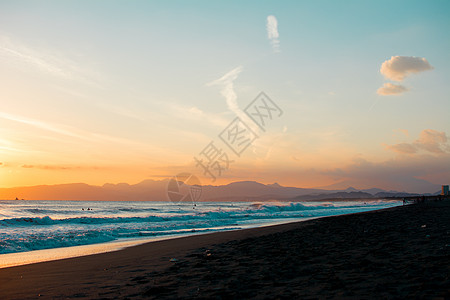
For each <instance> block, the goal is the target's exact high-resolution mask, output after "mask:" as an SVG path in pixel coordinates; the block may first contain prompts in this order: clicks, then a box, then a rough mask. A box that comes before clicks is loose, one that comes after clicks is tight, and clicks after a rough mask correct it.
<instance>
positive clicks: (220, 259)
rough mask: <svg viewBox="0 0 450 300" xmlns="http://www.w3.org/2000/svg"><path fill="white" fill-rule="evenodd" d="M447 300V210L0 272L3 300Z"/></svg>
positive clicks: (235, 235)
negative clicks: (416, 299)
mask: <svg viewBox="0 0 450 300" xmlns="http://www.w3.org/2000/svg"><path fill="white" fill-rule="evenodd" d="M71 298H76V299H141V298H150V299H152V298H154V299H165V298H167V299H173V298H199V299H211V298H212V299H230V298H231V299H233V298H234V299H251V298H268V299H277V298H280V299H284V298H291V299H298V298H301V299H312V298H353V299H374V298H375V299H380V298H389V299H390V298H403V299H405V298H425V299H449V298H450V202H449V201H448V200H447V201H441V202H428V203H421V204H414V205H408V206H403V207H396V208H391V209H385V210H381V211H377V212H367V213H359V214H352V215H345V216H337V217H327V218H322V219H316V220H310V221H306V222H299V223H290V224H284V225H277V226H270V227H264V228H256V229H247V230H240V231H232V232H221V233H212V234H206V235H199V236H191V237H185V238H178V239H173V240H166V241H159V242H154V243H149V244H144V245H140V246H135V247H131V248H127V249H124V250H120V251H116V252H110V253H103V254H96V255H91V256H85V257H78V258H71V259H65V260H59V261H52V262H44V263H37V264H32V265H26V266H19V267H12V268H6V269H0V299H71Z"/></svg>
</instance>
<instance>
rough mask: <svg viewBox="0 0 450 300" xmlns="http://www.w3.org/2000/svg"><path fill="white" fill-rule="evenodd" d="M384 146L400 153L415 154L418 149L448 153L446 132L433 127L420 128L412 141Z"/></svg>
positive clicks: (448, 146) (449, 147)
mask: <svg viewBox="0 0 450 300" xmlns="http://www.w3.org/2000/svg"><path fill="white" fill-rule="evenodd" d="M385 147H386V149H388V150H391V151H394V152H397V153H400V154H416V153H418V152H419V151H420V150H422V151H425V152H429V153H433V154H437V155H439V154H445V153H450V145H449V144H448V138H447V135H446V133H445V132H439V131H436V130H433V129H425V130H422V132H420V135H419V138H418V139H417V140H415V141H413V142H412V143H400V144H395V145H386V146H385Z"/></svg>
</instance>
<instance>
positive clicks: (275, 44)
mask: <svg viewBox="0 0 450 300" xmlns="http://www.w3.org/2000/svg"><path fill="white" fill-rule="evenodd" d="M266 29H267V37H268V38H269V41H270V43H271V44H272V49H273V52H275V53H278V52H280V40H279V39H278V38H279V37H280V35H279V33H278V21H277V18H275V16H272V15H270V16H268V17H267V24H266Z"/></svg>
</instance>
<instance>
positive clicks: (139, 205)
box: [0, 200, 401, 260]
mask: <svg viewBox="0 0 450 300" xmlns="http://www.w3.org/2000/svg"><path fill="white" fill-rule="evenodd" d="M398 205H401V202H400V201H383V200H370V201H367V200H364V201H363V200H361V201H358V200H353V201H336V202H334V201H333V202H305V203H298V202H295V203H286V202H264V203H250V202H199V203H197V205H196V206H194V205H192V204H181V205H175V204H173V203H171V202H130V201H127V202H117V201H20V200H16V201H0V260H1V255H2V254H7V253H19V252H26V251H34V250H42V249H52V248H61V247H72V246H79V245H91V244H99V243H106V242H112V241H130V240H142V239H145V240H148V239H156V238H161V237H172V236H182V235H191V234H198V233H206V232H213V231H223V230H235V229H243V228H250V227H258V226H264V225H270V224H277V223H285V222H291V221H300V220H306V219H311V218H317V217H323V216H333V215H341V214H348V213H356V212H363V211H369V210H376V209H382V208H387V207H393V206H398Z"/></svg>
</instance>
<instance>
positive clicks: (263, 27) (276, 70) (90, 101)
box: [0, 0, 450, 192]
mask: <svg viewBox="0 0 450 300" xmlns="http://www.w3.org/2000/svg"><path fill="white" fill-rule="evenodd" d="M449 15H450V2H448V1H426V2H424V1H5V0H1V1H0V82H1V89H0V101H1V102H0V104H1V106H0V188H8V187H17V186H31V185H42V184H63V183H74V182H84V183H88V184H93V185H102V184H104V183H107V182H108V183H120V182H126V183H130V184H135V183H138V182H140V181H143V180H145V179H153V180H162V179H167V178H171V177H172V176H175V175H176V174H179V173H190V174H194V175H195V176H197V177H198V178H199V180H200V181H201V183H202V184H211V185H219V184H227V183H230V182H234V181H242V180H254V181H258V182H261V183H265V184H269V183H274V182H277V183H279V184H280V185H285V186H297V187H326V186H334V187H348V186H353V187H355V188H372V187H379V188H383V189H387V190H390V189H392V190H398V191H411V192H435V191H437V190H436V188H438V187H439V186H440V185H441V184H449V183H450V167H449V166H450V141H449V138H450V117H449V112H450V101H449V99H450V97H449V94H450V85H449V82H450V81H449V79H450V39H449V35H448V32H449V30H450V18H449ZM261 92H263V93H264V94H260V93H261ZM252 113H253V114H252ZM252 116H253V119H252ZM236 118H237V119H236ZM258 122H259V123H261V122H264V124H263V126H259V125H261V124H259V125H258ZM233 130H235V131H233ZM233 132H234V135H233ZM236 147H237V148H239V149H236Z"/></svg>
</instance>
